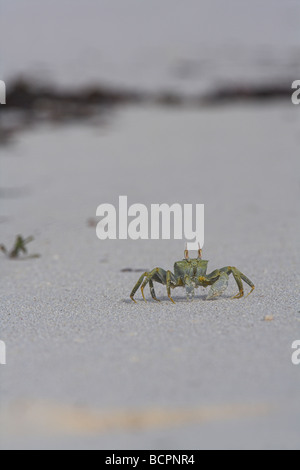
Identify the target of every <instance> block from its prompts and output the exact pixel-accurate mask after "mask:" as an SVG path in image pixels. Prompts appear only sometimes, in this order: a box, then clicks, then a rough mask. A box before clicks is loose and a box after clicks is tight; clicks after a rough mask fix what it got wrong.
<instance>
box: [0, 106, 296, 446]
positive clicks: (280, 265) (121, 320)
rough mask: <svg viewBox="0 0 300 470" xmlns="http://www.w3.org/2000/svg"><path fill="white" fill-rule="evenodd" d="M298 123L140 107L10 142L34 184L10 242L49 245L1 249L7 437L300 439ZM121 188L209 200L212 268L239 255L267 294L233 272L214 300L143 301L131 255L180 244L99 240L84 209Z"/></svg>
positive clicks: (222, 441) (288, 118)
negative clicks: (18, 256)
mask: <svg viewBox="0 0 300 470" xmlns="http://www.w3.org/2000/svg"><path fill="white" fill-rule="evenodd" d="M299 139H300V136H299V109H297V108H296V107H293V106H292V105H291V104H290V103H288V104H287V105H286V106H282V105H276V104H273V105H268V106H249V107H245V106H243V107H235V108H234V109H230V108H219V109H218V108H216V109H213V110H210V109H207V110H203V111H182V110H178V111H175V110H172V111H169V112H168V111H165V110H159V109H145V110H143V109H127V110H126V111H123V112H121V113H120V114H118V115H117V116H116V117H115V120H112V123H111V126H108V127H107V128H106V129H104V130H103V128H99V129H98V128H97V126H94V127H88V126H86V127H85V126H78V127H75V126H73V127H72V126H68V127H65V128H63V127H61V128H59V129H58V128H55V127H53V128H46V127H45V128H40V129H33V130H32V132H29V133H25V134H23V135H22V136H20V137H19V138H18V140H17V142H16V145H14V146H12V147H8V148H1V150H0V158H1V160H0V164H1V179H0V185H1V187H13V188H23V190H24V195H23V196H22V197H21V198H15V199H6V200H3V199H2V200H1V212H0V215H1V216H4V215H5V216H8V217H9V220H8V221H7V222H5V223H1V242H4V243H5V244H7V245H9V244H11V243H12V239H13V237H14V235H15V234H17V233H22V234H23V235H31V234H32V235H34V236H35V239H36V240H35V242H34V243H32V244H31V245H30V251H31V252H32V253H35V252H38V253H40V254H41V255H42V257H41V258H40V259H39V260H31V261H10V260H7V259H5V258H3V257H1V260H0V263H1V330H0V339H1V340H4V341H5V342H6V346H7V365H6V366H0V381H1V382H0V392H1V401H0V405H1V408H0V436H1V439H0V446H1V448H19V447H22V448H64V447H68V448H76V447H80V448H82V447H83V448H95V447H96V448H114V449H118V448H136V449H137V448H152V449H153V448H169V449H180V448H185V449H188V448H216V447H217V448H219V447H221V448H248V447H250V448H252V447H255V448H295V447H297V448H299V442H300V406H299V389H300V366H299V367H298V368H297V367H296V366H293V365H292V363H291V354H292V349H291V344H292V342H293V341H294V340H296V339H300V324H299V321H300V313H299V312H300V304H299V286H300V279H299V258H300V243H299V228H300V227H299V220H300V217H299V215H300V214H299V196H300V185H299V174H300V172H299V170H300V168H299ZM124 194H125V195H127V196H128V198H129V203H130V204H132V203H134V202H141V203H144V204H146V205H148V206H149V205H150V204H151V203H156V202H167V203H172V202H179V203H181V204H184V203H193V204H196V203H204V204H205V224H206V225H205V246H204V255H205V258H208V259H210V260H211V264H210V269H211V270H212V269H214V268H216V267H221V266H225V265H228V264H229V265H236V266H237V267H238V268H240V269H241V270H242V271H243V272H244V273H245V274H246V275H247V276H249V277H250V278H251V279H252V280H253V282H254V283H255V285H256V290H255V291H254V293H253V294H252V295H251V296H250V297H248V298H247V299H246V300H244V299H242V300H231V299H230V295H232V294H233V293H235V292H236V286H235V284H234V281H233V279H231V280H230V286H229V289H228V290H227V291H226V293H225V294H224V295H223V296H222V298H220V299H218V300H216V301H210V302H209V301H205V300H204V294H205V291H204V290H201V291H199V293H198V295H199V296H198V298H197V299H196V300H195V301H194V302H193V303H188V302H186V300H185V297H184V292H183V291H182V290H180V289H179V290H178V291H175V292H174V299H175V300H176V301H177V303H176V305H172V304H171V303H170V302H169V301H168V300H167V297H166V292H165V290H164V288H162V287H159V288H158V289H157V294H158V296H159V297H160V298H161V299H162V302H161V303H160V304H157V303H154V302H152V301H149V302H148V303H147V304H145V303H143V302H141V301H140V299H141V296H140V293H138V294H137V299H138V300H139V302H138V304H137V305H135V304H133V303H132V302H131V301H130V299H129V293H130V290H131V288H132V286H133V284H134V283H135V281H136V279H137V277H138V274H132V273H121V272H120V270H121V269H122V268H126V267H132V268H144V267H145V268H151V267H155V266H156V265H159V266H161V267H164V268H172V266H173V262H174V261H175V260H177V259H181V258H182V256H183V243H181V242H179V241H170V242H167V241H148V242H147V241H143V242H132V241H127V242H126V241H123V242H120V241H108V242H100V241H99V240H98V239H97V238H96V234H95V229H93V228H89V227H88V226H87V224H86V220H87V219H88V218H89V217H93V216H94V215H95V211H96V207H97V206H98V205H99V204H101V203H103V202H111V203H114V204H116V203H117V201H118V196H119V195H124ZM147 296H149V293H148V292H147ZM267 315H268V316H274V320H273V321H268V322H266V321H264V318H265V317H266V316H267ZM240 405H241V406H242V409H240V408H239V406H240ZM228 407H229V408H228ZM157 409H158V410H160V411H155V410H157ZM197 410H198V411H197ZM199 410H200V411H199ZM224 410H225V411H224ZM81 412H82V413H83V416H81V415H80V416H78V414H77V413H81ZM103 412H109V413H110V412H111V413H112V414H111V415H109V416H110V417H109V418H108V420H107V421H105V420H104V421H103V420H102V418H101V416H102V413H103ZM131 412H134V413H138V417H137V418H136V421H134V422H133V423H132V421H130V416H131ZM85 413H88V416H89V418H88V417H87V416H86V414H85ZM124 413H125V417H124ZM128 413H129V414H128ZM149 413H150V415H151V416H152V413H154V417H153V418H151V419H150V418H149ZM155 413H158V415H157V414H155ZM170 413H171V417H170ZM172 413H173V414H172ZM115 414H117V417H116V418H111V416H115ZM91 416H92V418H91ZM99 416H100V417H99ZM120 416H121V417H120ZM120 422H121V424H120ZM72 423H73V425H72ZM75 423H76V425H75Z"/></svg>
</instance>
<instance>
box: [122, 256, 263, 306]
mask: <svg viewBox="0 0 300 470" xmlns="http://www.w3.org/2000/svg"><path fill="white" fill-rule="evenodd" d="M207 265H208V261H206V260H203V259H202V250H201V249H200V247H199V250H198V258H195V259H192V258H190V257H189V252H188V250H187V248H186V249H185V251H184V259H183V260H182V261H176V263H175V264H174V274H173V273H172V272H171V271H165V270H164V269H162V268H155V269H153V270H152V271H150V272H145V273H144V274H142V275H141V277H140V278H139V280H138V282H137V283H136V284H135V286H134V288H133V289H132V292H131V294H130V298H131V299H132V300H133V301H134V302H136V301H135V299H134V295H135V293H136V291H137V290H138V288H139V287H141V292H142V296H143V299H144V300H145V302H146V299H145V295H144V289H145V287H146V285H147V284H149V287H150V293H151V296H152V298H153V299H154V300H157V301H158V302H159V300H158V299H157V298H156V295H155V290H154V285H153V281H155V282H159V283H160V284H163V285H165V286H167V294H168V297H169V299H170V300H171V301H172V302H173V303H175V302H174V300H173V299H172V297H171V289H175V287H185V289H186V294H187V298H188V299H189V300H192V299H193V298H194V295H195V288H197V287H200V286H202V287H207V286H211V288H210V290H209V293H208V295H207V297H206V300H210V299H214V298H216V297H219V296H220V295H221V294H223V292H225V290H226V289H227V286H228V280H229V275H230V274H232V275H233V277H234V279H235V282H236V283H237V286H238V289H239V292H238V293H237V294H236V295H235V296H234V297H232V298H233V299H240V298H241V297H243V296H244V287H243V283H242V281H244V282H246V284H248V285H249V286H250V287H251V290H250V292H249V294H248V295H250V294H251V292H253V290H254V288H255V286H254V284H253V282H252V281H250V279H248V277H247V276H245V274H243V273H242V272H241V271H239V270H238V269H237V268H235V267H233V266H226V267H224V268H221V269H215V271H213V272H212V273H210V274H207V273H206V271H207ZM248 295H247V296H246V297H248Z"/></svg>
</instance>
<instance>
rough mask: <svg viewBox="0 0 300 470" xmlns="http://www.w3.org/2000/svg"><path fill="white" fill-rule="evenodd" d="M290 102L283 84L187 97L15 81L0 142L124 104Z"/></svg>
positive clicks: (102, 113)
mask: <svg viewBox="0 0 300 470" xmlns="http://www.w3.org/2000/svg"><path fill="white" fill-rule="evenodd" d="M290 99H291V90H290V88H289V87H287V85H286V84H284V85H281V84H279V85H261V86H254V85H243V86H229V87H224V88H220V89H217V90H215V91H213V92H211V93H209V94H207V95H206V96H203V95H200V94H199V95H197V94H195V95H192V96H191V95H189V96H187V95H184V94H180V93H176V92H169V91H161V92H153V93H149V92H143V91H131V90H128V89H121V88H120V89H116V88H109V87H105V86H101V85H99V86H94V87H85V88H84V89H79V90H76V91H66V90H57V89H55V88H53V87H49V86H47V87H46V86H41V85H38V84H35V85H32V84H31V83H29V82H28V81H26V80H24V79H18V80H16V81H15V82H14V83H13V85H12V86H11V87H10V88H9V89H8V92H7V96H6V103H7V104H6V105H3V106H1V108H0V109H1V114H0V143H2V144H5V143H8V142H9V141H10V140H11V138H12V137H13V136H14V135H15V134H16V133H17V132H18V131H23V130H25V129H26V128H27V127H28V126H32V125H34V124H38V123H40V122H49V123H51V122H52V123H64V122H65V123H68V122H72V121H75V120H77V121H78V120H88V119H90V118H93V117H104V118H105V116H106V114H107V111H110V110H112V109H115V108H118V107H122V106H126V105H144V106H145V105H157V106H166V107H167V106H174V107H184V108H192V107H193V108H202V107H209V106H220V105H232V104H235V103H240V102H263V101H272V100H288V101H289V100H290Z"/></svg>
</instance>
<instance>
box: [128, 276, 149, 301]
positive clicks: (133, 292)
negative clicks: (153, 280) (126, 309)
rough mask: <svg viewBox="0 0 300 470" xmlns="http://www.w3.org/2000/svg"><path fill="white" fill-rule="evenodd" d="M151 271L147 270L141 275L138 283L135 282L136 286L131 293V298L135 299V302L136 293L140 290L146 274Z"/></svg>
mask: <svg viewBox="0 0 300 470" xmlns="http://www.w3.org/2000/svg"><path fill="white" fill-rule="evenodd" d="M148 274H149V273H147V272H145V273H144V274H142V275H141V277H140V278H139V280H138V281H137V283H136V284H135V286H134V288H133V289H132V291H131V294H130V298H131V300H133V301H134V302H135V303H136V301H135V300H134V298H133V297H134V294H135V293H136V291H137V290H138V288H139V287H140V285H141V284H142V282H143V280H144V278H145V276H147V275H148Z"/></svg>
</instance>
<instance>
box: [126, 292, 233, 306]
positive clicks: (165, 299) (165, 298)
mask: <svg viewBox="0 0 300 470" xmlns="http://www.w3.org/2000/svg"><path fill="white" fill-rule="evenodd" d="M206 297H207V294H202V295H195V297H194V299H193V300H188V299H187V297H186V295H178V296H176V295H173V296H172V298H173V300H174V302H175V303H193V302H197V301H198V300H199V301H200V300H201V301H205V302H217V301H220V300H229V299H232V295H229V294H227V295H222V296H220V297H217V298H215V299H209V300H206ZM135 300H136V302H137V303H140V302H142V303H145V301H144V299H143V298H139V297H135ZM146 300H147V302H152V303H154V304H159V303H160V302H167V303H172V302H171V301H170V299H169V297H168V296H167V295H163V296H161V297H159V298H158V300H160V302H156V301H155V300H153V299H152V298H151V297H146ZM122 302H123V303H126V304H133V305H134V302H133V301H132V300H131V299H130V298H128V299H122Z"/></svg>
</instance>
